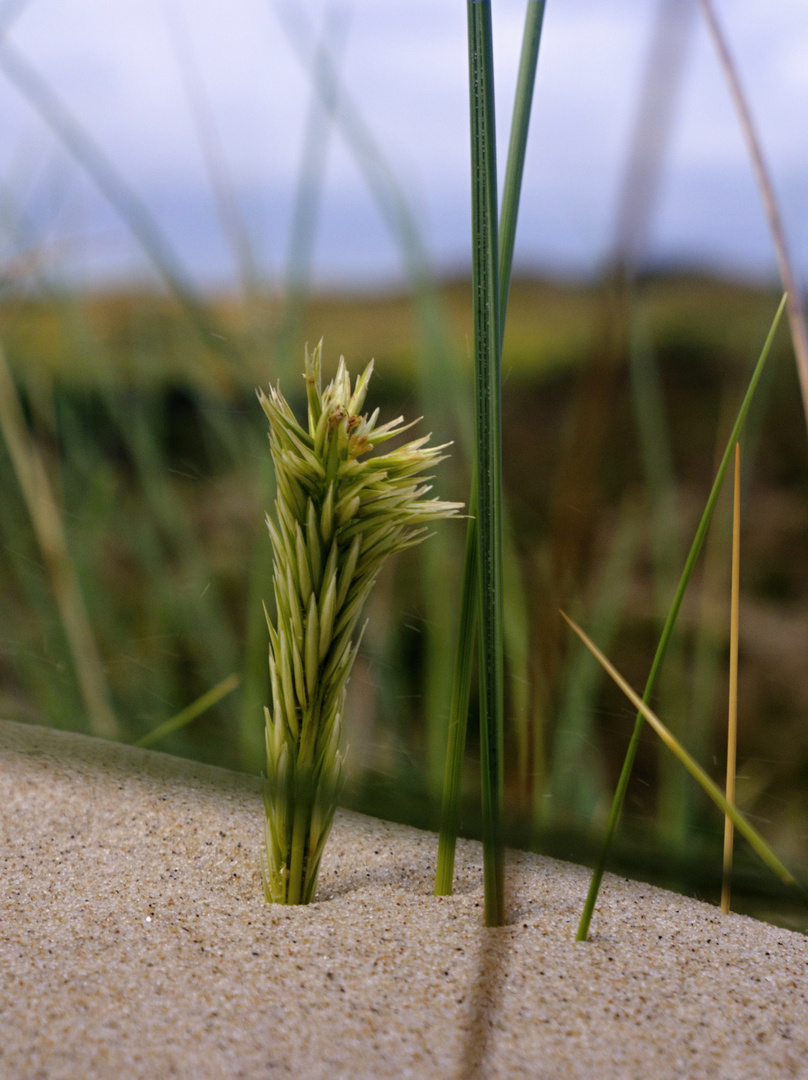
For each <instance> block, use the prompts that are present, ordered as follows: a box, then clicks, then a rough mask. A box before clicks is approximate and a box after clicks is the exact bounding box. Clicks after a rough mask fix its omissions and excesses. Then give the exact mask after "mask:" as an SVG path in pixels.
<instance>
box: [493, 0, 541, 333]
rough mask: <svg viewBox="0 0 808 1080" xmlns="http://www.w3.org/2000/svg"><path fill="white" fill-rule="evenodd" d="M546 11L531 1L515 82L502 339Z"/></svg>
mask: <svg viewBox="0 0 808 1080" xmlns="http://www.w3.org/2000/svg"><path fill="white" fill-rule="evenodd" d="M544 7H545V0H528V5H527V16H526V18H525V30H524V34H523V36H522V53H521V56H520V58H519V74H518V75H517V79H516V97H515V98H514V104H513V117H512V119H511V137H510V142H509V143H508V161H507V164H506V166H505V184H504V186H503V188H502V210H501V212H500V219H499V305H500V313H499V330H500V335H501V338H502V337H504V335H505V315H506V312H507V310H508V294H509V292H510V284H511V267H512V266H513V249H514V244H515V242H516V220H517V216H518V214H519V198H520V195H521V193H522V176H523V175H524V171H525V151H526V149H527V133H528V128H529V126H530V109H531V106H532V104H533V87H534V86H535V83H536V67H537V66H538V62H539V44H540V42H541V28H542V22H543V20H544ZM500 347H501V341H500Z"/></svg>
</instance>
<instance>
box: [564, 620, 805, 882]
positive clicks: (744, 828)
mask: <svg viewBox="0 0 808 1080" xmlns="http://www.w3.org/2000/svg"><path fill="white" fill-rule="evenodd" d="M561 615H562V617H563V618H564V619H565V620H566V621H567V623H568V624H569V625H570V627H571V628H572V629H573V630H574V631H575V633H576V634H577V635H578V637H579V638H580V639H581V641H582V642H583V643H584V645H586V647H587V649H589V651H590V652H591V653H592V655H593V656H594V657H595V659H596V660H597V661H598V663H600V664H601V665H602V666H603V668H604V670H605V671H606V672H608V674H609V675H610V676H611V678H612V679H613V680H614V681H615V683H617V685H618V686H619V687H620V689H621V690H622V691H623V693H624V694H625V695H626V697H627V698H628V699H629V701H630V702H631V704H632V705H634V707H635V708H636V709H638V710H639V712H640V714H641V715H642V716H643V717H644V718H645V719H646V720H647V721H648V723H649V724H650V725H651V727H652V728H653V729H654V731H655V732H656V733H657V735H658V736H659V737H660V739H662V741H663V742H664V744H665V745H666V746H667V747H668V749H669V750H670V751H671V752H672V753H674V754H675V755H676V757H678V759H679V760H680V761H681V763H682V764H683V765H684V767H685V768H686V769H687V771H688V772H689V773H690V775H691V776H692V777H693V778H694V780H696V781H697V782H698V783H699V784H701V786H702V787H703V788H704V790H705V791H706V792H707V794H708V795H709V796H710V798H711V799H712V800H713V802H714V803H715V805H716V806H717V807H718V809H719V810H721V812H722V813H724V814H726V816H727V817H728V818H729V819H730V821H732V823H733V824H734V826H735V828H736V829H737V830H738V832H739V833H740V834H741V835H742V836H743V837H744V838H745V839H746V840H747V841H748V842H749V844H750V845H751V847H752V848H753V849H754V850H755V851H756V852H757V853H758V855H759V856H760V857H761V859H762V860H763V861H764V862H765V863H766V865H767V866H768V867H769V868H770V869H771V870H773V871H774V873H775V874H777V876H778V877H779V878H780V880H781V881H784V882H785V883H786V884H787V885H794V884H796V882H795V879H794V876H793V875H792V874H791V873H790V871H789V870H787V869H786V867H785V866H784V865H783V864H782V863H781V862H780V860H779V859H778V858H777V856H776V855H775V854H774V852H773V851H772V850H771V848H770V847H769V846H768V844H767V843H766V841H765V840H764V839H763V838H762V837H761V836H760V834H759V833H757V832H756V831H755V830H754V829H753V828H752V826H751V825H750V824H749V822H748V821H747V820H746V818H745V817H743V815H742V814H741V813H739V811H738V810H737V808H736V807H735V806H733V804H732V803H731V802H728V801H727V799H726V797H725V796H724V793H723V792H722V791H721V789H720V788H719V787H718V785H717V784H715V783H714V782H713V781H712V780H711V779H710V777H709V776H708V775H707V773H706V772H705V771H704V769H702V767H701V765H699V764H698V762H696V761H694V760H693V758H692V757H691V756H690V754H688V752H687V750H685V748H684V747H683V746H682V744H681V743H680V742H679V741H678V739H676V738H675V737H674V736H673V735H672V734H671V732H670V731H668V729H667V728H666V727H665V725H664V724H663V723H662V721H661V720H660V719H659V717H658V716H657V715H656V713H654V712H653V711H652V710H651V709H650V708H649V707H648V705H646V703H645V702H644V701H643V699H642V698H641V697H640V695H639V694H637V693H636V692H635V691H634V690H633V689H632V688H631V686H630V685H629V684H628V683H627V682H626V680H625V679H624V678H623V676H622V675H621V674H620V672H619V671H618V670H617V668H615V667H614V665H613V664H611V663H610V662H609V660H607V659H606V657H605V656H604V655H603V653H602V652H601V651H600V649H599V648H598V647H597V645H595V643H594V642H593V641H592V639H591V638H590V637H588V636H587V635H586V634H585V633H584V631H583V630H582V629H581V628H580V626H578V624H577V623H575V622H574V621H573V620H572V619H571V618H570V617H569V615H566V614H565V613H564V612H563V611H562V612H561Z"/></svg>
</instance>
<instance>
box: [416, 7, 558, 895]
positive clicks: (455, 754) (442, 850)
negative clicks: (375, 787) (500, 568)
mask: <svg viewBox="0 0 808 1080" xmlns="http://www.w3.org/2000/svg"><path fill="white" fill-rule="evenodd" d="M544 7H545V0H528V8H527V16H526V20H525V30H524V36H523V39H522V51H521V55H520V60H519V74H518V77H517V83H516V98H515V101H514V111H513V119H512V122H511V137H510V143H509V147H508V161H507V165H506V169H505V187H504V189H503V194H502V211H501V227H500V230H499V240H500V254H499V351H500V355H501V351H502V343H503V340H504V332H505V318H506V315H507V310H508V297H509V293H510V281H511V270H512V267H513V252H514V245H515V237H516V223H517V219H518V213H519V199H520V194H521V190H522V176H523V174H524V165H525V151H526V147H527V135H528V129H529V125H530V111H531V106H532V101H533V89H534V86H535V82H536V67H537V64H538V56H539V45H540V43H541V28H542V21H543V17H544ZM474 468H475V472H474V476H473V478H472V485H471V495H470V497H469V525H468V531H467V535H466V549H465V557H464V560H465V561H464V568H463V592H462V599H461V606H460V627H459V631H458V642H457V649H456V653H455V668H454V677H453V682H452V703H451V707H450V713H449V740H448V742H449V748H448V752H447V759H446V773H445V776H446V779H445V783H444V789H443V803H442V811H441V831H440V840H439V842H438V864H437V869H436V874H435V894H436V895H437V896H443V895H449V894H451V891H452V882H453V878H454V854H455V847H456V841H457V823H458V820H459V802H460V777H461V775H462V766H463V756H464V754H465V747H466V728H467V720H468V701H469V698H470V695H471V679H472V670H473V664H472V662H471V650H472V649H473V648H474V637H475V633H476V627H477V615H478V612H477V602H478V588H479V586H478V580H479V578H478V574H479V541H478V536H477V529H478V521H477V514H478V485H477V473H476V465H475V467H474ZM472 534H474V535H472ZM464 702H465V704H464ZM461 709H462V710H463V711H464V714H463V716H460V715H459V710H461Z"/></svg>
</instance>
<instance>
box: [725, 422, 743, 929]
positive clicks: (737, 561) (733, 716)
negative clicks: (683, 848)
mask: <svg viewBox="0 0 808 1080" xmlns="http://www.w3.org/2000/svg"><path fill="white" fill-rule="evenodd" d="M740 581H741V448H740V445H739V444H738V443H736V444H735V486H734V495H733V503H732V599H731V601H730V619H729V621H730V630H729V719H728V724H727V785H726V792H727V802H729V803H734V802H735V760H736V757H737V748H738V604H739V596H740ZM733 835H734V834H733V825H732V819H731V818H730V817H725V818H724V880H723V883H722V886H721V911H722V912H723V914H724V915H727V914H728V913H729V897H730V878H731V876H732V841H733Z"/></svg>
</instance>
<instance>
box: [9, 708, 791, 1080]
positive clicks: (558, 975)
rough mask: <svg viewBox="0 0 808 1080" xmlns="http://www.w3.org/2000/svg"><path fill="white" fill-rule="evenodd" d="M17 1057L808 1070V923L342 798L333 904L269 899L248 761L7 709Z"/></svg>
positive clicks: (330, 858) (85, 1064) (277, 1072)
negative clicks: (241, 765) (453, 833)
mask: <svg viewBox="0 0 808 1080" xmlns="http://www.w3.org/2000/svg"><path fill="white" fill-rule="evenodd" d="M0 815H1V816H0V858H1V859H2V875H3V878H2V889H0V1076H2V1077H3V1078H9V1080H28V1078H43V1080H44V1078H47V1080H60V1078H70V1080H91V1078H94V1077H104V1078H106V1077H110V1078H116V1080H130V1078H139V1077H144V1078H146V1077H148V1078H149V1080H162V1078H165V1077H183V1078H184V1077H187V1078H189V1080H191V1078H193V1080H204V1078H207V1077H217V1078H218V1077H222V1078H227V1080H231V1078H232V1080H235V1078H237V1077H244V1078H250V1080H260V1078H264V1077H266V1078H275V1077H283V1076H291V1077H299V1078H309V1077H312V1078H313V1077H323V1078H326V1077H328V1078H329V1080H334V1078H338V1077H346V1078H363V1077H368V1078H374V1080H375V1078H382V1077H418V1078H432V1077H458V1078H459V1077H474V1076H479V1077H503V1078H505V1077H507V1078H513V1077H530V1078H532V1080H535V1078H545V1077H546V1078H548V1080H549V1078H553V1080H555V1078H560V1077H587V1078H589V1077H593V1078H595V1077H597V1078H598V1080H606V1078H609V1077H637V1078H640V1077H642V1078H643V1080H646V1078H649V1077H653V1078H655V1080H664V1078H666V1077H686V1078H688V1080H691V1078H697V1077H708V1076H709V1077H727V1078H729V1077H732V1078H744V1080H753V1078H755V1077H777V1078H779V1077H790V1076H798V1077H808V939H806V938H805V937H803V936H802V935H799V934H794V933H791V932H789V931H786V930H780V929H777V928H775V927H770V926H767V925H764V924H762V923H758V922H755V921H753V920H751V919H748V918H745V917H743V916H736V915H730V916H729V917H727V918H722V916H721V915H720V913H719V912H718V911H717V910H716V909H714V908H712V907H709V906H707V905H705V904H701V903H698V902H696V901H693V900H687V899H684V898H682V897H679V896H676V895H674V894H672V893H667V892H664V891H662V890H660V889H654V888H652V887H650V886H647V885H637V884H636V883H631V882H627V881H624V880H622V879H617V878H613V877H607V879H606V881H605V886H604V892H603V894H602V902H601V904H600V906H599V909H598V912H597V914H596V917H595V920H594V922H593V934H592V940H591V941H590V942H588V943H586V944H578V945H576V944H575V943H574V942H573V940H572V939H573V936H574V933H575V928H576V925H577V919H578V916H579V914H580V910H581V905H582V902H583V898H584V895H585V892H586V888H587V885H588V880H589V879H588V873H587V871H586V870H582V869H580V868H578V867H575V866H571V865H568V864H565V863H560V862H556V861H554V860H551V859H545V858H541V857H539V856H535V855H519V854H516V855H513V856H511V857H510V859H509V871H508V882H509V884H508V889H509V924H508V926H506V927H505V928H503V929H499V930H485V929H484V928H483V926H482V924H481V923H482V889H481V884H480V879H481V852H480V848H479V845H477V844H474V843H462V844H461V845H460V847H459V852H458V866H459V874H458V888H457V892H456V895H455V896H454V897H451V898H441V899H437V898H435V897H433V896H431V888H432V875H433V872H434V864H435V855H436V848H437V844H436V838H435V837H434V836H433V835H431V834H429V833H422V832H417V831H416V830H413V829H408V828H404V827H401V826H397V825H391V824H388V823H386V822H382V821H376V820H374V819H371V818H365V817H360V816H358V815H355V814H348V813H341V814H339V815H338V817H337V820H336V823H335V826H334V831H333V834H332V837H331V840H330V842H329V845H328V847H327V848H326V854H325V858H324V862H323V868H322V873H321V878H320V889H319V892H318V894H317V902H316V903H315V904H312V905H310V906H309V907H306V908H280V907H276V906H269V905H267V904H265V903H264V899H263V894H262V890H261V883H260V877H259V873H258V855H259V851H260V845H261V839H262V826H263V807H262V802H261V795H260V789H259V785H258V782H257V781H254V780H251V779H249V778H245V777H241V776H236V775H234V774H231V773H227V772H225V771H223V770H218V769H214V768H209V767H205V766H200V765H193V764H189V763H187V762H181V761H178V760H177V759H174V758H170V757H167V756H165V755H162V754H155V753H150V752H147V751H139V750H132V749H126V748H122V747H118V746H115V745H112V744H109V743H103V742H100V741H98V740H95V739H89V738H85V737H82V736H75V735H69V734H65V733H56V732H51V731H45V730H43V729H39V728H33V727H26V726H22V725H18V724H10V723H0Z"/></svg>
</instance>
